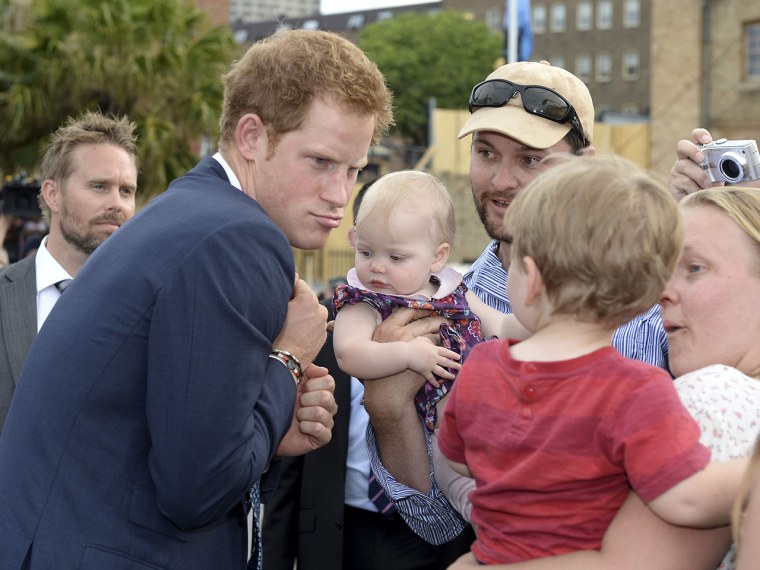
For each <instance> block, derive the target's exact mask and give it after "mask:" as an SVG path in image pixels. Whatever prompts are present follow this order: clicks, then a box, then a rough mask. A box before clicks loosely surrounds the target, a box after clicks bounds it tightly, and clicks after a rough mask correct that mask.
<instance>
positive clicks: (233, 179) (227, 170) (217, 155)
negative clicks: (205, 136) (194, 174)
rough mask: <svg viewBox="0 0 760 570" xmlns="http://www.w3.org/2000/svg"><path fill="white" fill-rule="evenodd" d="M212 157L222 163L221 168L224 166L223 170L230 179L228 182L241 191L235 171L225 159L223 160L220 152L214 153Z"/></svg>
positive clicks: (241, 187)
mask: <svg viewBox="0 0 760 570" xmlns="http://www.w3.org/2000/svg"><path fill="white" fill-rule="evenodd" d="M212 158H213V159H214V160H216V161H217V162H218V163H219V164H221V165H222V168H224V172H225V173H226V174H227V178H229V179H230V184H232V185H233V186H234V187H235V188H237V189H238V190H240V191H241V192H242V191H243V186H242V184H240V180H238V177H237V175H236V174H235V171H234V170H232V167H231V166H230V165H229V164H228V163H227V161H226V160H224V157H223V156H222V153H221V152H217V153H215V154H214V156H213V157H212Z"/></svg>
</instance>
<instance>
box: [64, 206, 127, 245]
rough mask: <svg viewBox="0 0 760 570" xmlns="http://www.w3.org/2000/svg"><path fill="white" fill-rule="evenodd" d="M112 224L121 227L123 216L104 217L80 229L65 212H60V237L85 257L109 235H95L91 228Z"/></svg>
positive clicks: (91, 221)
mask: <svg viewBox="0 0 760 570" xmlns="http://www.w3.org/2000/svg"><path fill="white" fill-rule="evenodd" d="M104 222H113V223H117V224H119V226H121V224H122V223H124V219H123V216H120V215H118V214H113V215H104V216H101V217H99V218H96V219H94V220H90V221H89V222H87V225H86V226H84V228H81V227H79V226H78V225H77V223H76V222H75V221H74V220H73V219H72V217H71V216H69V215H68V212H66V211H65V210H64V211H62V212H61V220H60V227H61V235H62V236H63V239H64V240H65V241H66V242H67V243H69V244H70V245H72V246H74V248H76V249H77V250H78V251H81V252H82V253H84V254H86V255H90V254H92V252H93V251H95V250H96V249H97V247H98V246H99V245H100V244H102V243H103V242H104V241H105V240H106V239H107V238H108V237H109V236H110V235H111V234H103V233H95V232H94V231H92V229H91V228H92V227H93V226H95V225H96V224H99V223H104Z"/></svg>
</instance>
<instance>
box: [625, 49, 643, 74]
mask: <svg viewBox="0 0 760 570" xmlns="http://www.w3.org/2000/svg"><path fill="white" fill-rule="evenodd" d="M639 71H640V70H639V52H637V51H626V52H623V79H625V80H626V81H636V80H637V79H638V78H639Z"/></svg>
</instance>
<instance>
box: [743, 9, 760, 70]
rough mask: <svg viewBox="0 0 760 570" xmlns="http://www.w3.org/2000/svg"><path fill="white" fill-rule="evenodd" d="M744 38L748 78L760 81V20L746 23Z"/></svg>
mask: <svg viewBox="0 0 760 570" xmlns="http://www.w3.org/2000/svg"><path fill="white" fill-rule="evenodd" d="M744 38H745V40H744V44H745V46H746V49H745V52H746V54H747V63H746V65H745V69H746V72H745V74H746V80H748V81H760V22H753V23H751V24H746V25H745V26H744Z"/></svg>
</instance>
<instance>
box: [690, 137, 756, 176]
mask: <svg viewBox="0 0 760 570" xmlns="http://www.w3.org/2000/svg"><path fill="white" fill-rule="evenodd" d="M699 147H700V150H701V151H702V153H703V154H704V157H705V159H704V160H703V161H702V163H701V164H700V166H701V167H702V170H704V171H705V173H706V174H707V176H708V177H709V178H710V180H711V181H713V182H724V183H726V184H734V185H736V184H742V183H744V182H751V181H753V180H757V179H759V178H760V155H759V154H758V151H757V143H756V142H755V141H753V140H732V141H729V140H726V139H718V140H716V141H712V142H710V143H707V144H701V145H699Z"/></svg>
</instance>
